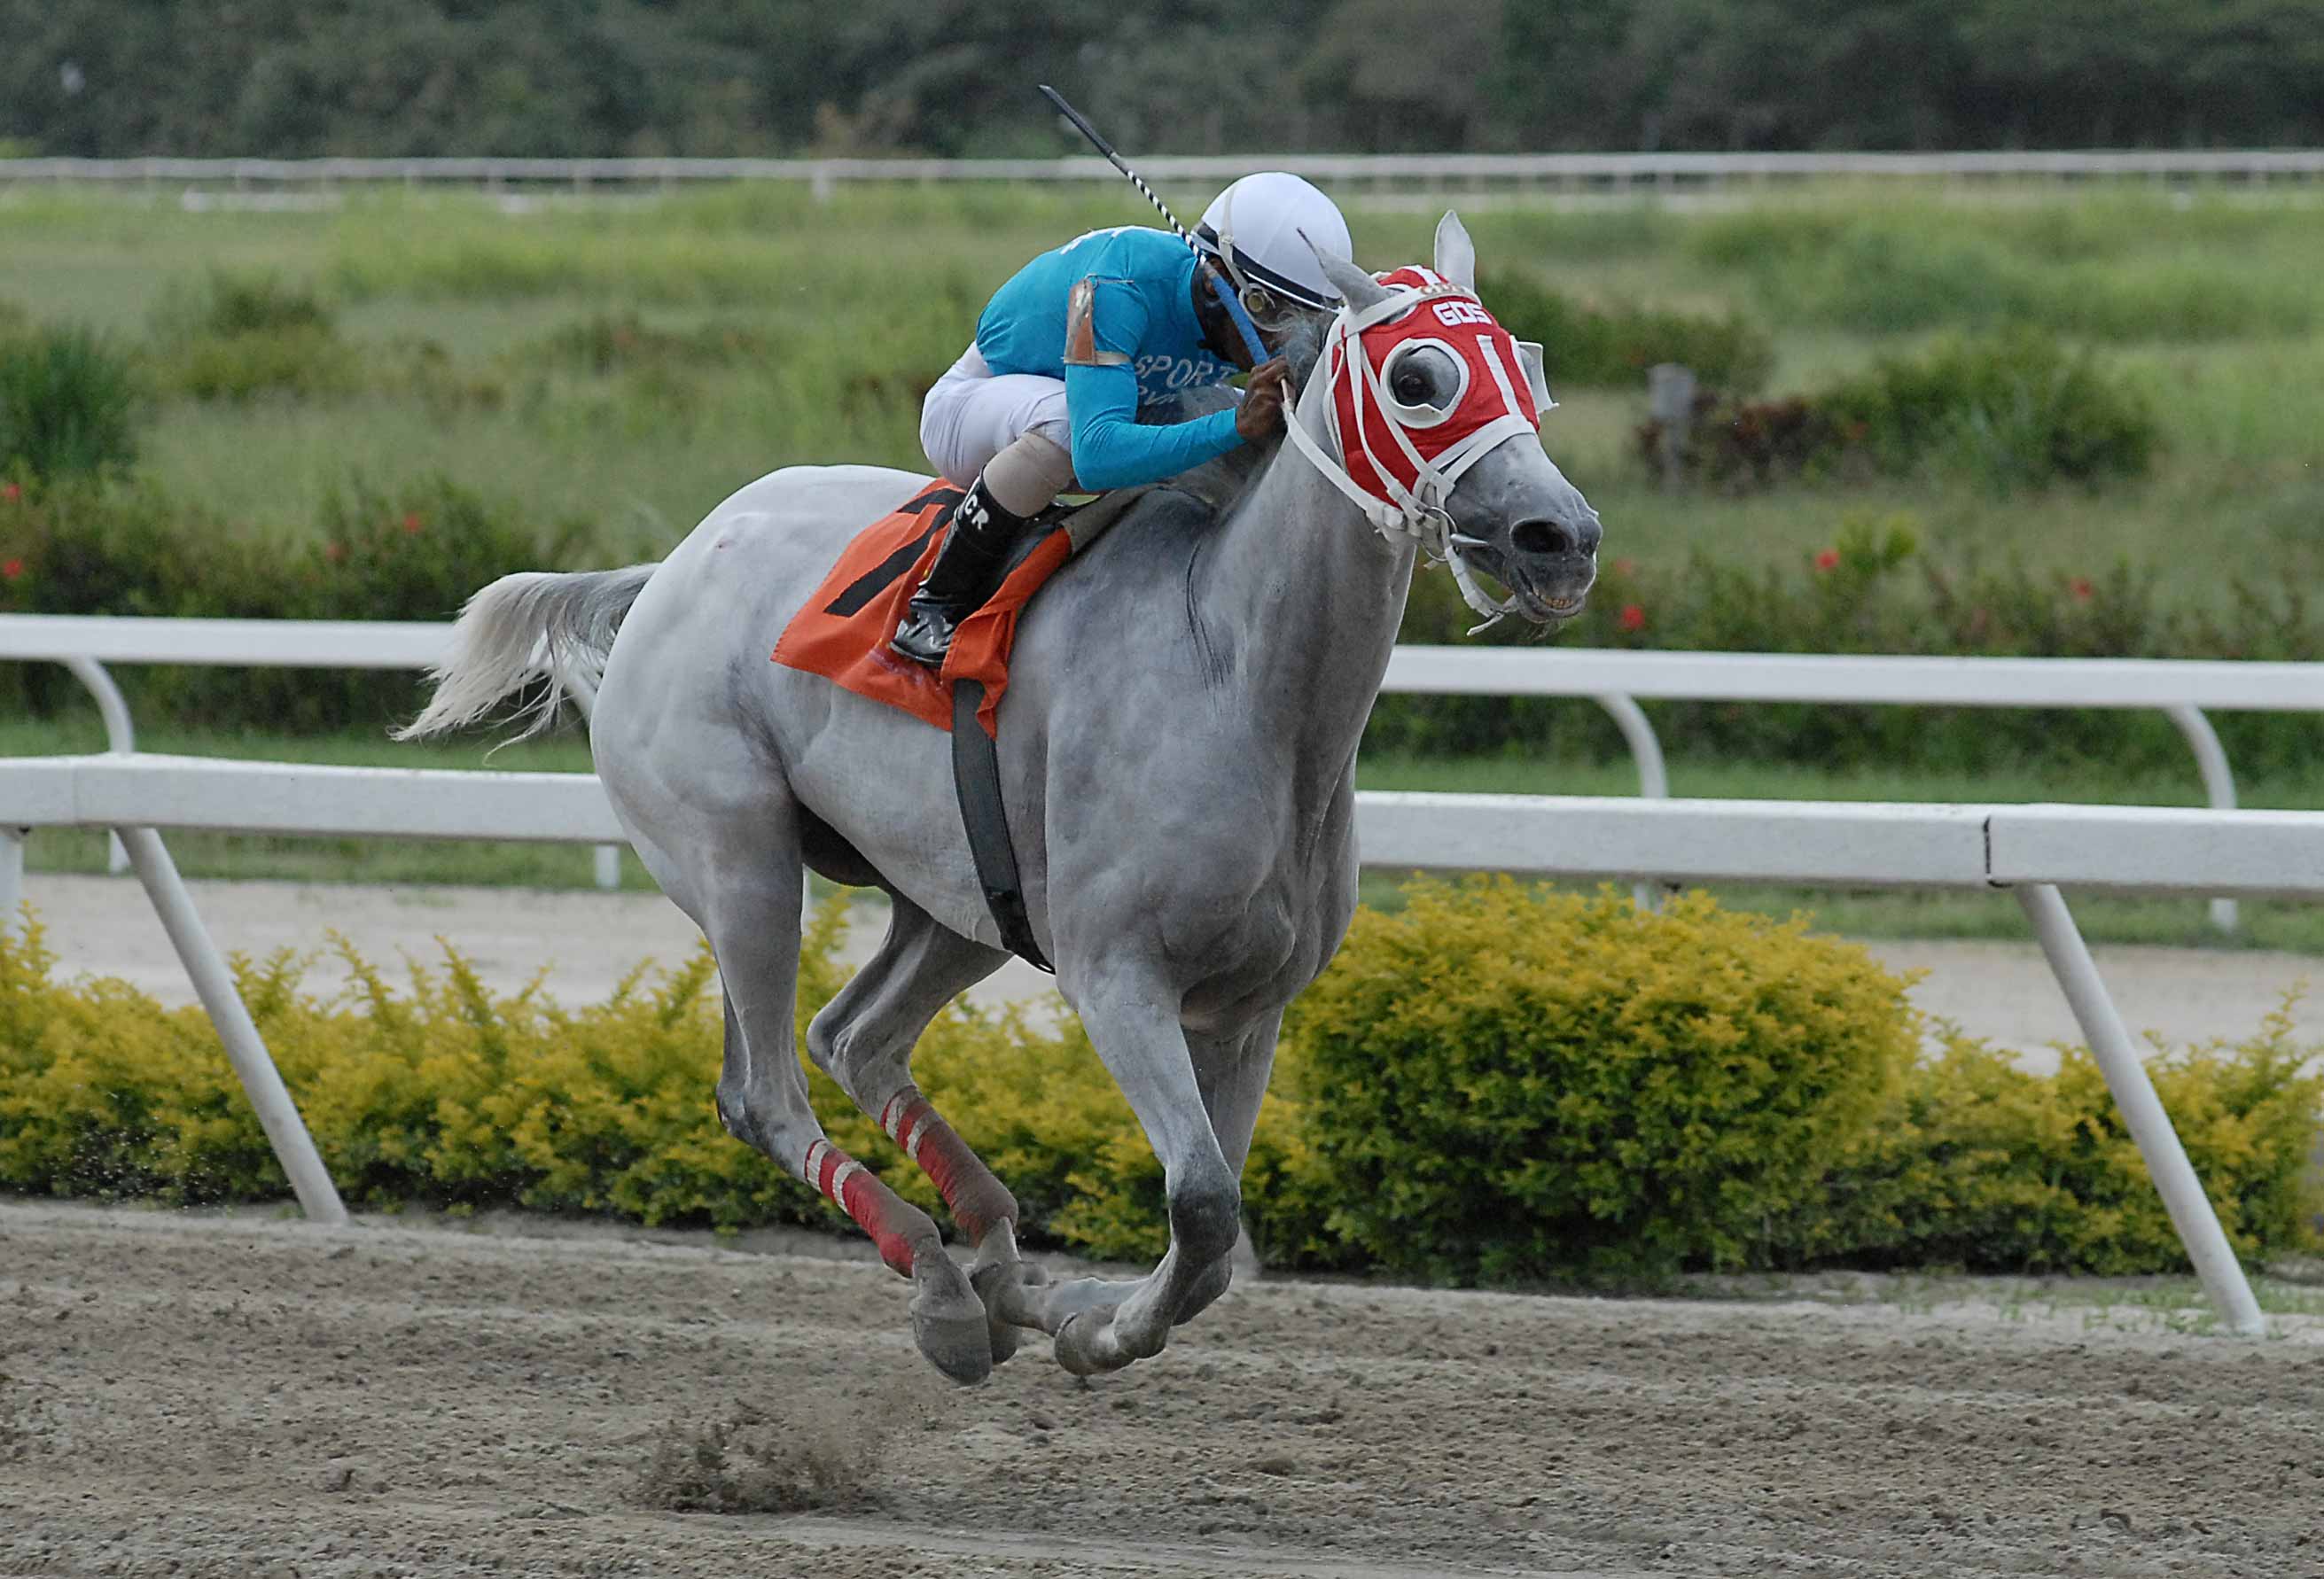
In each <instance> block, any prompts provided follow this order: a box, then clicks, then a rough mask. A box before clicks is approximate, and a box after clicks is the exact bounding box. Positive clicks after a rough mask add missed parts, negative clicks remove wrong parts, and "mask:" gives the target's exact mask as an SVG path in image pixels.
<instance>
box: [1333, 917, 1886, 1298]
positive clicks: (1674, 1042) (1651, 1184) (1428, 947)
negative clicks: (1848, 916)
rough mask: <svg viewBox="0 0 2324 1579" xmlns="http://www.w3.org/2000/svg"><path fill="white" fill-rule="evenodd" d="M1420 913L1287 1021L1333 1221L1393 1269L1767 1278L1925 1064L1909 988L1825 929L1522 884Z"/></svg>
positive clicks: (1387, 932)
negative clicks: (1857, 1146)
mask: <svg viewBox="0 0 2324 1579" xmlns="http://www.w3.org/2000/svg"><path fill="white" fill-rule="evenodd" d="M1407 898H1408V903H1407V904H1406V906H1405V908H1404V909H1403V910H1401V911H1399V912H1397V913H1394V914H1383V913H1377V912H1367V913H1362V914H1360V915H1359V916H1358V917H1357V920H1356V923H1355V926H1354V928H1353V930H1352V931H1351V932H1350V933H1349V936H1348V940H1347V941H1346V943H1345V944H1343V945H1342V948H1341V950H1340V953H1339V957H1338V958H1337V959H1335V960H1333V964H1332V967H1331V969H1329V970H1327V971H1326V972H1325V973H1324V975H1323V978H1322V979H1321V980H1319V981H1318V982H1317V983H1316V984H1315V985H1314V987H1311V988H1309V989H1308V991H1307V993H1306V995H1305V996H1304V997H1302V998H1301V999H1300V1000H1299V1001H1298V1002H1297V1003H1296V1005H1293V1011H1292V1014H1291V1017H1290V1020H1289V1024H1288V1025H1287V1037H1288V1040H1289V1042H1291V1044H1292V1046H1293V1047H1294V1048H1295V1049H1296V1058H1297V1060H1298V1062H1299V1064H1300V1065H1301V1066H1302V1067H1300V1068H1298V1069H1297V1070H1296V1073H1297V1075H1298V1078H1299V1079H1300V1082H1301V1084H1300V1086H1299V1089H1303V1090H1305V1091H1306V1092H1308V1093H1309V1094H1310V1096H1311V1099H1310V1101H1309V1102H1308V1104H1307V1109H1306V1111H1307V1115H1308V1121H1309V1122H1308V1129H1309V1138H1310V1141H1311V1143H1312V1144H1313V1145H1314V1150H1315V1152H1316V1157H1315V1165H1316V1166H1317V1167H1319V1168H1320V1169H1321V1170H1323V1172H1324V1173H1325V1174H1327V1175H1328V1176H1329V1177H1330V1179H1331V1180H1332V1181H1333V1186H1334V1187H1335V1189H1334V1193H1335V1197H1336V1198H1335V1200H1334V1203H1333V1206H1332V1207H1331V1209H1330V1212H1329V1216H1328V1221H1327V1228H1328V1230H1329V1231H1330V1233H1331V1234H1332V1235H1333V1237H1335V1238H1338V1239H1341V1240H1343V1241H1345V1242H1347V1243H1349V1244H1352V1245H1354V1246H1356V1247H1357V1248H1359V1249H1360V1250H1361V1251H1362V1252H1363V1253H1364V1254H1365V1255H1366V1257H1367V1258H1368V1259H1369V1260H1371V1261H1373V1262H1378V1263H1379V1264H1381V1265H1385V1266H1389V1267H1394V1268H1397V1269H1399V1270H1402V1271H1412V1272H1424V1273H1428V1274H1431V1275H1448V1274H1449V1275H1452V1276H1457V1277H1483V1278H1488V1279H1505V1278H1509V1277H1520V1276H1537V1275H1540V1274H1543V1273H1545V1272H1549V1271H1567V1270H1578V1271H1586V1272H1591V1273H1612V1272H1620V1273H1630V1272H1640V1271H1661V1270H1666V1269H1671V1268H1675V1267H1678V1266H1683V1265H1705V1266H1713V1267H1737V1266H1745V1265H1749V1264H1753V1263H1755V1262H1759V1261H1761V1260H1763V1259H1764V1258H1765V1255H1766V1249H1765V1246H1766V1236H1767V1226H1768V1224H1769V1222H1770V1220H1771V1219H1772V1218H1775V1217H1777V1216H1783V1215H1784V1214H1787V1213H1791V1212H1794V1211H1796V1210H1798V1209H1799V1208H1800V1207H1802V1206H1803V1205H1804V1204H1805V1203H1807V1202H1809V1201H1811V1200H1812V1199H1813V1198H1815V1196H1816V1194H1817V1192H1818V1191H1819V1190H1820V1189H1821V1187H1822V1183H1823V1180H1824V1178H1825V1176H1826V1175H1827V1174H1828V1173H1829V1172H1830V1171H1831V1170H1832V1169H1833V1167H1834V1166H1835V1165H1836V1164H1837V1163H1838V1162H1839V1161H1840V1160H1841V1159H1842V1157H1843V1156H1844V1155H1845V1153H1846V1150H1847V1148H1848V1146H1849V1143H1850V1142H1852V1141H1853V1140H1855V1139H1856V1138H1857V1137H1858V1136H1859V1135H1861V1134H1863V1133H1864V1130H1865V1128H1866V1126H1867V1125H1868V1124H1869V1123H1870V1122H1871V1120H1872V1118H1873V1116H1874V1115H1876V1114H1877V1112H1878V1111H1879V1110H1880V1109H1881V1108H1882V1106H1885V1105H1886V1103H1887V1102H1888V1101H1889V1100H1890V1099H1891V1097H1892V1095H1893V1093H1894V1092H1895V1089H1896V1087H1897V1084H1898V1082H1899V1081H1900V1080H1901V1079H1902V1078H1903V1075H1904V1070H1905V1069H1906V1067H1907V1066H1908V1065H1909V1064H1910V1062H1911V1060H1912V1057H1913V1051H1914V1034H1913V1024H1912V1021H1911V1017H1910V1014H1909V1011H1908V1009H1907V1007H1906V1005H1905V1004H1904V985H1905V984H1904V982H1902V981H1900V980H1898V979H1897V978H1895V977H1893V976H1891V975H1889V974H1888V973H1887V972H1886V971H1885V970H1883V969H1881V968H1880V967H1879V966H1878V965H1877V964H1876V963H1875V962H1874V961H1873V960H1872V959H1870V958H1869V957H1868V956H1867V954H1866V953H1865V952H1864V950H1861V949H1859V948H1856V947H1853V946H1851V945H1849V944H1846V943H1840V942H1836V941H1831V940H1828V939H1822V938H1815V937H1811V936H1809V935H1808V933H1807V931H1806V927H1805V924H1804V923H1803V922H1800V921H1794V922H1790V923H1775V922H1771V921H1768V920H1766V919H1765V918H1764V917H1760V916H1756V915H1750V914H1746V913H1734V912H1728V911H1723V910H1721V909H1720V907H1719V906H1718V905H1717V904H1715V903H1713V902H1712V901H1711V899H1710V898H1709V897H1708V896H1707V895H1700V894H1695V895H1685V896H1683V897H1680V898H1677V899H1674V900H1673V901H1672V902H1671V903H1670V904H1668V905H1667V906H1665V908H1664V910H1663V911H1662V912H1661V913H1642V912H1640V911H1638V910H1637V909H1635V908H1634V907H1633V906H1632V905H1631V904H1630V903H1629V901H1628V898H1627V897H1625V896H1620V895H1616V894H1615V893H1614V892H1613V891H1612V890H1610V889H1609V890H1606V891H1604V892H1601V893H1600V894H1599V895H1597V896H1595V897H1594V898H1582V897H1578V896H1575V895H1564V894H1559V893H1555V892H1554V891H1552V890H1549V889H1546V888H1537V887H1526V886H1520V885H1518V884H1517V883H1515V882H1512V881H1510V880H1508V879H1507V878H1498V879H1489V880H1479V881H1475V882H1471V883H1469V884H1466V885H1463V886H1460V887H1457V888H1456V887H1451V886H1445V885H1443V884H1438V883H1423V884H1419V885H1416V886H1414V887H1412V888H1410V889H1408V890H1407ZM1326 1093H1328V1099H1327V1098H1326Z"/></svg>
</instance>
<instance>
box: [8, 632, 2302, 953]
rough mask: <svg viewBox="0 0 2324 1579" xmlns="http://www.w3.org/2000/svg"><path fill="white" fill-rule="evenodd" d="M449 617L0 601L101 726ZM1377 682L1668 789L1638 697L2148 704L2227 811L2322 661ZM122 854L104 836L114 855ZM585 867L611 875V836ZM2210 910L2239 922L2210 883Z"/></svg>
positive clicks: (16, 644) (395, 664)
mask: <svg viewBox="0 0 2324 1579" xmlns="http://www.w3.org/2000/svg"><path fill="white" fill-rule="evenodd" d="M451 631H452V628H451V626H449V625H448V624H433V623H422V622H415V621H392V620H144V619H122V618H115V617H112V616H107V615H36V614H14V615H0V660H12V659H13V660H18V661H32V662H39V661H53V662H58V663H62V664H65V665H66V666H69V668H70V669H71V670H72V672H73V674H74V675H76V676H77V677H78V679H79V680H80V681H81V683H82V684H84V685H86V686H87V687H88V689H89V690H90V691H91V692H92V693H94V694H95V695H96V697H97V703H98V706H99V708H100V710H101V711H103V714H104V717H105V723H106V739H107V741H108V742H109V744H110V745H111V747H112V748H113V749H115V750H117V751H128V750H134V749H135V745H136V739H135V731H134V726H133V723H132V721H131V719H130V716H129V711H128V709H127V707H126V706H125V705H124V702H122V698H121V693H120V691H119V689H118V688H117V687H115V685H114V684H113V682H112V680H111V678H110V676H108V675H106V672H105V670H104V668H103V666H104V665H106V664H124V663H125V664H210V665H239V666H250V667H258V668H263V667H274V666H281V667H307V668H373V669H424V668H427V667H429V666H431V665H433V664H434V663H436V662H437V661H438V659H439V658H441V657H442V656H445V654H447V652H449V651H450V647H451ZM1383 689H1384V690H1387V691H1389V692H1398V693H1418V694H1430V695H1485V696H1554V697H1571V698H1577V699H1586V700H1589V701H1591V702H1595V703H1597V705H1599V706H1600V707H1601V708H1603V709H1605V710H1606V711H1607V712H1608V713H1609V714H1610V715H1611V716H1612V718H1613V720H1614V721H1615V723H1616V724H1617V726H1618V727H1619V729H1620V730H1621V731H1622V736H1623V739H1625V740H1626V741H1627V742H1628V746H1629V748H1630V752H1631V756H1632V757H1633V759H1634V760H1635V761H1636V762H1637V768H1638V792H1639V794H1644V795H1648V796H1653V797H1656V798H1660V797H1663V796H1666V795H1668V794H1670V776H1669V773H1668V771H1667V769H1666V767H1665V763H1664V759H1663V750H1662V743H1661V741H1660V739H1658V738H1657V737H1656V735H1655V730H1654V726H1653V724H1652V723H1651V722H1650V721H1648V719H1647V718H1646V713H1645V711H1643V710H1642V709H1641V708H1640V707H1639V706H1638V702H1639V701H1640V700H1641V699H1643V700H1646V701H1679V700H1692V701H1707V702H1821V703H1829V704H1840V705H1864V704H1869V705H1895V706H1941V707H2010V708H2047V707H2061V708H2063V707H2098V708H2153V709H2156V710H2158V711H2162V712H2163V713H2164V714H2165V715H2166V716H2167V717H2169V718H2170V719H2171V721H2172V723H2173V724H2175V725H2177V726H2178V729H2179V730H2180V733H2181V735H2183V736H2184V737H2185V738H2186V739H2187V743H2188V746H2189V747H2190V749H2191V750H2192V751H2193V753H2194V756H2195V761H2196V766H2197V768H2198V770H2199V772H2200V774H2201V776H2202V780H2203V786H2204V791H2205V794H2206V796H2207V798H2208V799H2209V803H2210V804H2211V805H2212V806H2214V807H2216V808H2218V809H2219V810H2222V811H2227V810H2232V809H2234V807H2235V804H2236V784H2235V775H2234V772H2233V770H2232V768H2231V767H2230V766H2229V764H2228V761H2227V752H2226V751H2225V750H2224V749H2223V748H2221V746H2220V744H2219V738H2218V734H2217V732H2216V731H2214V730H2212V728H2211V725H2210V721H2209V719H2208V718H2206V717H2205V716H2204V710H2206V709H2210V710H2214V711H2282V712H2324V666H2319V665H2313V664H2262V663H2226V662H2199V661H2181V660H2163V659H2147V658H1948V657H1889V656H1847V655H1831V654H1798V653H1721V652H1633V651H1628V650H1623V649H1618V648H1598V647H1530V648H1524V649H1519V648H1513V647H1420V646H1414V647H1398V648H1397V649H1396V652H1395V654H1394V656H1392V657H1391V658H1390V660H1389V663H1388V677H1387V680H1386V682H1385V684H1384V685H1383ZM124 864H125V858H124V857H123V855H122V854H121V852H119V851H118V850H117V849H116V852H115V865H114V869H115V870H116V871H118V870H121V869H122V868H123V866H124ZM596 875H597V881H598V884H599V886H604V887H612V886H615V885H616V884H617V883H618V882H619V880H620V866H619V851H618V850H616V849H609V848H601V849H599V851H598V852H597V862H596ZM2211 917H2212V921H2213V923H2215V924H2216V925H2218V927H2219V928H2221V929H2222V930H2223V931H2233V930H2234V928H2235V925H2236V909H2235V901H2234V900H2232V899H2227V898H2215V899H2214V900H2213V901H2212V903H2211Z"/></svg>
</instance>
